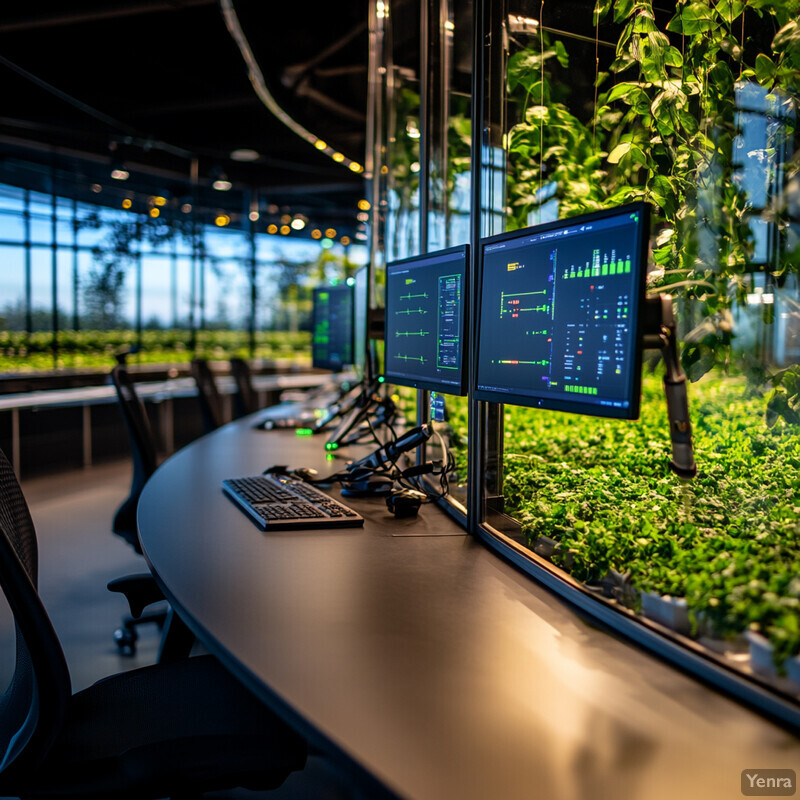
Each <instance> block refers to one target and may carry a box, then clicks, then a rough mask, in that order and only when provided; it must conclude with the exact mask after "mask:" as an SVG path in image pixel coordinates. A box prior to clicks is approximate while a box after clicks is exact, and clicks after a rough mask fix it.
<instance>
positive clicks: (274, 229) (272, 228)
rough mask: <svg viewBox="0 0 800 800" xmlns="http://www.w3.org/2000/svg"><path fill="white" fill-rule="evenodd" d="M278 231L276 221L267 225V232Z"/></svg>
mask: <svg viewBox="0 0 800 800" xmlns="http://www.w3.org/2000/svg"><path fill="white" fill-rule="evenodd" d="M277 232H278V226H277V225H275V223H272V224H271V225H267V233H277Z"/></svg>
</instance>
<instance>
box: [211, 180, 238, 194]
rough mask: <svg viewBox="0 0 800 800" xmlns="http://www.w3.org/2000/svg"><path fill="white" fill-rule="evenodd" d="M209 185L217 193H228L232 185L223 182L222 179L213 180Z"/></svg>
mask: <svg viewBox="0 0 800 800" xmlns="http://www.w3.org/2000/svg"><path fill="white" fill-rule="evenodd" d="M211 185H212V186H213V187H214V189H216V190H217V191H218V192H229V191H230V190H231V187H232V186H233V184H232V183H231V182H230V181H228V180H225V179H224V178H219V179H218V180H215V181H214V183H212V184H211Z"/></svg>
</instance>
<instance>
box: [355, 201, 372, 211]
mask: <svg viewBox="0 0 800 800" xmlns="http://www.w3.org/2000/svg"><path fill="white" fill-rule="evenodd" d="M358 207H359V209H361V211H369V210H370V208H371V207H372V206H370V204H369V200H359V201H358Z"/></svg>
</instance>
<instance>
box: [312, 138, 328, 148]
mask: <svg viewBox="0 0 800 800" xmlns="http://www.w3.org/2000/svg"><path fill="white" fill-rule="evenodd" d="M327 146H328V143H327V142H323V141H322V139H317V141H316V142H314V147H316V148H317V150H324V149H325V148H326V147H327Z"/></svg>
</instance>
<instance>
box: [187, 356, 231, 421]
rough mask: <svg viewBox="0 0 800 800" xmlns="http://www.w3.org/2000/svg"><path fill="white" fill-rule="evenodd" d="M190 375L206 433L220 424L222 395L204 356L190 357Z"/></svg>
mask: <svg viewBox="0 0 800 800" xmlns="http://www.w3.org/2000/svg"><path fill="white" fill-rule="evenodd" d="M191 366H192V375H193V376H194V381H195V383H196V384H197V398H198V400H199V401H200V413H201V414H202V416H203V429H204V430H205V432H206V433H211V431H214V430H216V429H217V428H219V426H220V425H222V423H223V421H224V418H223V413H222V397H221V396H220V393H219V389H217V384H216V382H215V381H214V376H213V375H212V373H211V368H210V367H209V366H208V361H206V360H205V359H204V358H195V359H192V365H191Z"/></svg>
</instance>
